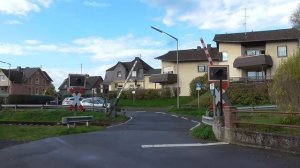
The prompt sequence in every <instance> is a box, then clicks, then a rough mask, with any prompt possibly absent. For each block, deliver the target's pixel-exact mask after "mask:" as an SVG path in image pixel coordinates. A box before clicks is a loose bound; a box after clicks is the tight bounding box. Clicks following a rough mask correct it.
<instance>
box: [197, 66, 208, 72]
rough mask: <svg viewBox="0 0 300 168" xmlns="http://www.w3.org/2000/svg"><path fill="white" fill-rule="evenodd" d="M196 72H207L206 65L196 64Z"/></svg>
mask: <svg viewBox="0 0 300 168" xmlns="http://www.w3.org/2000/svg"><path fill="white" fill-rule="evenodd" d="M198 72H207V66H205V65H198Z"/></svg>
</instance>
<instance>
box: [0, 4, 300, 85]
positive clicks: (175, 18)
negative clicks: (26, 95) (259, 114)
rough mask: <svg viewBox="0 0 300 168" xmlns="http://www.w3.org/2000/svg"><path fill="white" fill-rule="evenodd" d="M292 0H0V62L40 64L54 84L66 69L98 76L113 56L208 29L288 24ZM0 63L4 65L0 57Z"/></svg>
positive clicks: (165, 46) (183, 43) (192, 42)
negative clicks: (161, 32)
mask: <svg viewBox="0 0 300 168" xmlns="http://www.w3.org/2000/svg"><path fill="white" fill-rule="evenodd" d="M297 4H298V2H297V1H295V0H251V1H240V0H212V1H202V0H176V1H174V0H0V61H5V62H8V63H11V65H12V68H16V67H17V66H21V67H42V69H43V70H45V71H47V72H48V74H49V75H50V76H51V78H52V79H53V81H54V82H53V84H54V85H55V86H56V88H57V87H58V86H59V85H60V84H61V83H62V81H63V79H65V78H67V77H68V74H69V73H81V68H80V67H81V64H82V73H84V74H90V75H101V76H102V77H103V78H104V76H105V70H106V69H108V68H109V67H111V66H113V65H114V64H116V63H117V62H118V61H131V60H133V59H134V57H136V56H139V55H141V57H142V59H143V60H145V61H146V62H147V63H149V64H150V65H151V66H152V67H154V68H160V62H159V61H158V60H155V59H154V58H155V57H157V56H160V55H162V54H164V53H166V52H168V51H169V50H175V49H176V42H175V41H174V40H173V39H172V38H170V37H168V36H166V35H164V34H160V33H158V32H156V31H154V30H153V29H151V28H150V26H154V27H157V28H160V29H162V30H164V31H165V32H168V33H169V34H172V35H173V36H175V37H177V38H178V39H179V49H191V48H196V47H197V45H199V38H200V37H203V38H204V40H205V41H206V43H211V44H212V45H213V46H215V44H214V42H213V41H212V39H213V37H214V35H215V34H220V33H233V32H243V31H244V25H243V23H244V21H245V19H244V18H245V17H244V16H245V10H244V9H245V8H246V9H247V14H246V16H247V30H248V31H259V30H270V29H281V28H290V27H291V24H290V22H289V17H290V15H291V13H292V12H293V11H295V9H296V7H297ZM0 68H8V65H6V64H0Z"/></svg>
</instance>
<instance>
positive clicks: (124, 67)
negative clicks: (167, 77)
mask: <svg viewBox="0 0 300 168" xmlns="http://www.w3.org/2000/svg"><path fill="white" fill-rule="evenodd" d="M135 61H137V64H136V66H135V68H134V69H133V72H132V74H131V76H130V78H129V81H128V83H127V84H126V85H125V89H127V90H128V89H160V88H161V85H160V84H158V83H152V82H150V80H149V78H150V76H151V75H153V74H158V73H160V71H161V70H160V69H153V68H152V67H151V66H150V65H148V64H147V63H145V62H144V61H143V60H142V59H140V58H139V57H136V58H135V59H134V60H132V61H130V62H118V63H117V64H116V65H115V66H113V67H111V68H109V69H107V70H106V74H105V78H104V82H103V88H105V87H107V88H108V90H109V91H117V90H119V89H121V88H122V87H123V85H124V83H125V80H126V78H127V76H128V74H129V72H130V70H131V69H132V66H133V64H134V62H135Z"/></svg>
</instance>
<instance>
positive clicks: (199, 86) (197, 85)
mask: <svg viewBox="0 0 300 168" xmlns="http://www.w3.org/2000/svg"><path fill="white" fill-rule="evenodd" d="M196 90H201V83H200V82H197V83H196Z"/></svg>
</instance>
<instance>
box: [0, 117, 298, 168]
mask: <svg viewBox="0 0 300 168" xmlns="http://www.w3.org/2000/svg"><path fill="white" fill-rule="evenodd" d="M129 115H130V116H131V117H132V119H131V120H130V121H128V122H127V123H125V124H123V125H119V126H115V127H111V128H107V129H106V130H105V131H102V132H94V133H87V134H78V135H70V136H62V137H55V138H48V139H44V140H39V141H34V142H30V143H26V144H21V145H16V146H13V147H9V148H5V149H2V150H0V167H1V168H8V167H9V168H10V167H11V168H17V167H20V168H27V167H28V168H60V167H63V168H69V167H70V168H77V167H78V168H86V167H96V168H148V167H149V168H150V167H151V168H160V167H161V168H168V167H170V168H178V167H184V168H193V167H195V168H201V167H203V168H206V167H207V168H215V167H222V168H223V167H228V168H235V167H238V168H247V167H249V168H250V167H251V168H253V167H255V168H260V167H261V168H279V167H280V168H287V167H300V156H299V155H293V154H288V153H282V152H277V151H271V150H264V149H254V148H248V147H241V146H236V145H229V144H222V143H214V142H200V141H198V140H195V139H193V138H191V137H190V136H189V133H188V132H189V129H190V128H192V127H194V126H195V125H196V124H197V123H195V122H193V121H191V120H189V119H185V118H181V117H176V116H172V115H170V114H164V113H156V112H132V113H129Z"/></svg>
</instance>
